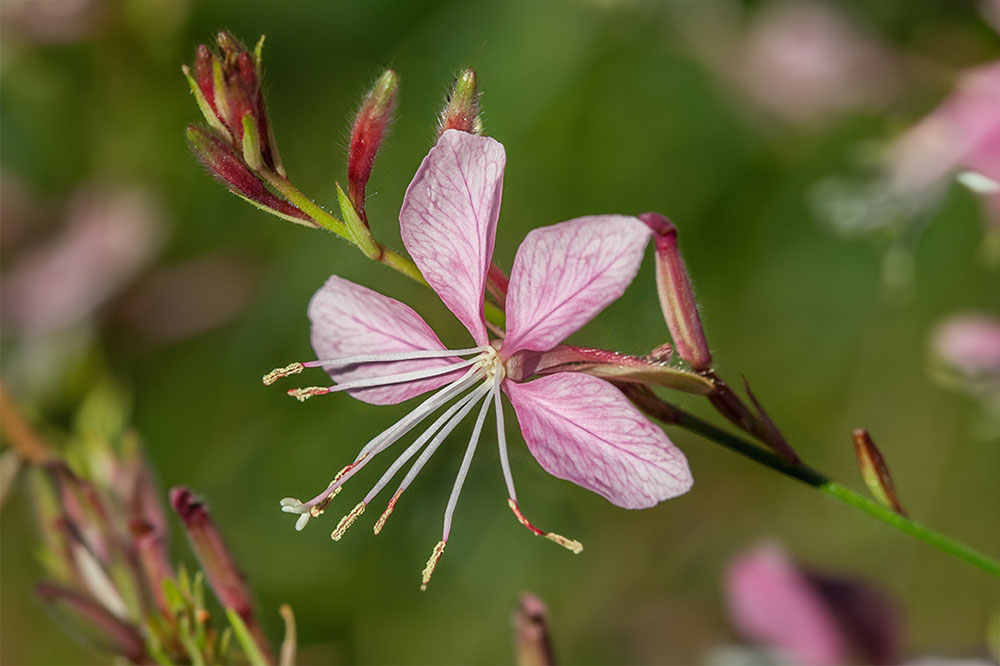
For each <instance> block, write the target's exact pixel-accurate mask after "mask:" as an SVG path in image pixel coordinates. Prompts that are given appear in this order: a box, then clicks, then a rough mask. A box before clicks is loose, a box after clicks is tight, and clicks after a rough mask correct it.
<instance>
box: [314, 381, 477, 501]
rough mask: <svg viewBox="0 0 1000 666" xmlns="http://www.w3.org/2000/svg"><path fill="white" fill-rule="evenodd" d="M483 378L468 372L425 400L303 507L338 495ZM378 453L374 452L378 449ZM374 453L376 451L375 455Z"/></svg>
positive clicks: (370, 443)
mask: <svg viewBox="0 0 1000 666" xmlns="http://www.w3.org/2000/svg"><path fill="white" fill-rule="evenodd" d="M481 377H482V372H481V370H479V369H478V368H473V369H472V370H470V371H469V372H467V373H466V374H465V375H464V376H463V377H462V378H461V379H459V380H458V381H456V382H453V383H452V384H449V385H448V386H445V387H444V388H442V389H441V390H439V391H438V392H437V393H435V394H434V395H432V396H431V397H430V398H428V399H427V400H425V401H424V402H422V403H421V404H420V406H419V407H417V408H416V409H414V410H413V411H412V412H410V413H409V414H407V415H406V416H404V417H403V418H401V419H400V420H398V421H396V423H394V424H393V425H391V426H389V428H387V429H386V430H384V431H383V432H382V433H380V434H379V435H376V436H375V437H374V438H373V439H372V440H371V441H369V442H368V444H366V445H365V447H364V448H363V449H362V450H361V452H360V453H358V456H357V458H355V459H354V460H355V463H356V464H355V466H354V467H352V468H351V469H350V470H348V471H347V473H345V474H344V475H343V476H342V477H340V479H339V480H337V482H336V483H333V484H331V485H329V486H327V488H326V489H325V490H324V491H323V492H321V493H320V494H319V495H316V497H314V498H312V499H311V500H309V501H308V502H304V503H303V504H302V507H304V508H308V507H313V506H316V505H317V504H319V503H320V502H322V501H323V500H324V499H325V498H326V497H327V496H328V495H330V494H331V493H334V492H336V490H337V489H338V488H340V487H341V486H342V485H344V484H345V483H347V481H348V480H349V479H350V478H351V477H352V476H354V475H355V474H356V473H357V472H358V471H359V470H360V469H361V468H363V467H364V466H365V465H366V464H368V462H369V461H370V460H371V459H372V458H374V457H375V456H376V455H377V454H379V453H381V452H382V451H384V450H385V449H386V448H388V447H389V446H390V445H391V444H393V443H394V442H395V441H396V440H398V439H399V438H400V437H402V436H403V435H405V434H406V433H407V432H409V431H410V430H412V429H413V428H414V427H415V426H416V425H417V424H418V423H420V422H421V421H423V420H424V419H425V418H427V416H428V415H429V414H431V413H432V412H433V411H435V410H436V409H437V408H438V407H440V406H441V405H443V404H444V403H446V402H448V401H449V400H451V399H452V398H453V397H455V395H457V394H459V393H461V392H462V391H464V390H465V389H466V388H468V387H469V386H471V385H472V384H474V383H475V382H476V381H479V379H481ZM376 448H377V449H378V450H374V449H376ZM373 450H374V452H373Z"/></svg>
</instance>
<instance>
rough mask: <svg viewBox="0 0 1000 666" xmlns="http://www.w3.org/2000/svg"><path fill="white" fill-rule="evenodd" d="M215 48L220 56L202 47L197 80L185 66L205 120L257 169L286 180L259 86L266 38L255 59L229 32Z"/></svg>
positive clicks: (218, 39)
mask: <svg viewBox="0 0 1000 666" xmlns="http://www.w3.org/2000/svg"><path fill="white" fill-rule="evenodd" d="M216 44H217V45H218V52H213V51H212V50H211V49H209V48H208V47H207V46H205V45H204V44H202V45H201V46H199V47H198V50H197V52H196V54H195V62H194V73H193V74H192V72H191V70H190V68H188V67H187V66H186V65H185V66H184V67H183V68H182V69H183V71H184V76H185V77H187V80H188V84H189V85H190V86H191V92H192V94H194V96H195V100H196V101H197V102H198V107H199V108H200V109H201V112H202V115H204V116H205V120H206V121H208V124H209V125H210V126H211V127H212V129H213V130H215V132H216V133H217V134H218V135H219V137H220V138H221V139H222V140H223V141H225V142H226V144H228V145H229V146H230V147H231V148H233V149H235V150H238V151H240V152H242V154H243V158H244V160H245V161H246V163H247V164H248V165H249V166H250V167H251V168H252V169H254V170H260V169H262V168H266V169H269V170H271V171H274V172H276V173H278V174H279V175H281V176H284V175H285V170H284V168H283V167H282V166H281V158H280V157H279V156H278V149H277V147H276V146H275V145H274V134H273V132H272V130H271V124H270V123H269V122H268V119H267V108H266V106H265V105H264V94H263V92H262V90H261V85H260V81H261V52H262V50H263V47H264V38H263V37H261V38H260V41H258V42H257V46H256V47H255V48H254V52H253V54H252V55H251V53H250V52H249V51H248V50H247V49H246V48H244V47H243V45H241V44H240V43H239V42H237V41H236V40H235V39H233V37H232V35H230V34H229V33H227V32H220V33H219V34H218V35H217V36H216Z"/></svg>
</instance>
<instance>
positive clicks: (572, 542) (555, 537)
mask: <svg viewBox="0 0 1000 666" xmlns="http://www.w3.org/2000/svg"><path fill="white" fill-rule="evenodd" d="M507 506H509V507H510V510H511V511H513V512H514V517H516V518H517V520H518V522H519V523H521V524H522V525H524V526H525V527H527V528H528V529H529V530H531V532H532V533H533V534H537V535H538V536H540V537H545V538H546V539H548V540H549V541H552V542H555V543H557V544H559V545H560V546H562V547H563V548H565V549H566V550H570V551H573V553H575V554H576V555H579V554H580V552H581V551H583V544H582V543H580V542H579V541H577V540H576V539H567V538H566V537H564V536H563V535H561V534H556V533H555V532H543V531H542V530H540V529H538V528H537V527H535V526H534V525H532V524H531V521H529V520H528V519H527V518H525V517H524V514H523V513H521V508H520V507H519V506H518V505H517V502H515V501H514V500H513V499H512V498H507Z"/></svg>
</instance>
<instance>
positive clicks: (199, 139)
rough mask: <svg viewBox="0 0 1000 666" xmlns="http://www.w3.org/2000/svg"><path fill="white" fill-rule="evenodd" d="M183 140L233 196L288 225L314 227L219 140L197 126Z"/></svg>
mask: <svg viewBox="0 0 1000 666" xmlns="http://www.w3.org/2000/svg"><path fill="white" fill-rule="evenodd" d="M186 136H187V141H188V145H189V146H190V147H191V150H192V152H194V154H195V157H197V158H198V161H199V162H201V163H202V165H204V167H205V168H206V169H208V171H209V172H210V173H211V174H212V175H213V176H215V177H216V178H217V179H218V180H219V181H220V182H222V183H223V184H224V185H225V186H226V187H228V188H229V191H230V192H232V193H233V194H235V195H237V196H239V197H242V198H243V199H245V200H247V201H249V202H250V203H252V204H253V205H254V206H257V207H258V208H261V209H263V210H266V211H267V212H269V213H272V214H274V215H277V216H278V217H281V218H283V219H285V220H288V221H290V222H295V223H296V224H302V225H304V226H307V227H314V228H318V227H319V225H317V224H316V223H315V222H314V221H313V220H312V218H310V217H309V216H308V215H306V214H305V213H303V212H302V211H301V210H299V208H298V207H296V206H294V205H292V204H290V203H288V202H287V201H285V200H284V199H281V198H279V197H278V196H276V195H275V194H273V193H272V192H271V191H270V190H269V189H267V186H265V185H264V183H263V181H261V180H260V178H258V177H257V175H256V174H255V173H254V172H253V171H251V170H250V169H249V167H247V165H246V163H245V162H244V161H243V160H242V159H240V158H239V157H237V156H236V153H234V152H233V149H232V148H231V147H230V146H228V145H226V143H224V142H223V141H222V140H221V139H218V138H217V137H215V136H213V135H212V134H211V133H210V132H208V131H206V130H205V129H203V128H201V127H198V126H197V125H190V126H189V127H188V128H187V133H186Z"/></svg>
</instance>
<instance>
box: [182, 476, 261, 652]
mask: <svg viewBox="0 0 1000 666" xmlns="http://www.w3.org/2000/svg"><path fill="white" fill-rule="evenodd" d="M170 505H171V506H172V507H173V508H174V510H175V511H176V512H177V514H178V515H179V516H180V518H181V520H182V521H183V523H184V529H185V530H186V531H187V534H188V537H189V538H190V540H191V545H192V546H193V547H194V551H195V553H196V554H197V555H198V561H199V562H201V567H202V570H203V571H204V572H205V576H206V577H207V578H208V582H209V584H210V585H211V586H212V590H214V591H215V594H216V596H217V597H218V598H219V601H220V602H221V603H222V605H223V606H225V607H226V608H229V609H232V610H233V612H235V613H236V614H238V615H239V616H240V618H241V619H242V620H243V621H244V622H245V623H246V627H247V629H248V630H249V631H250V634H251V635H252V636H253V638H254V641H255V642H256V643H257V646H258V647H259V648H260V650H261V651H262V652H263V653H264V654H265V655H268V659H267V660H268V662H269V663H274V657H273V655H272V653H271V647H270V645H268V642H267V639H266V638H265V636H264V633H263V631H262V630H261V628H260V626H259V625H258V624H257V622H256V620H255V619H254V613H253V602H252V601H251V597H250V590H249V588H248V587H247V584H246V581H245V580H244V579H243V575H242V574H241V573H240V571H239V569H238V568H237V566H236V561H235V560H234V559H233V557H232V555H231V554H230V552H229V550H228V549H227V548H226V545H225V544H224V543H223V541H222V535H220V534H219V531H218V530H217V529H216V528H215V524H214V523H213V522H212V517H211V516H210V515H209V513H208V507H206V506H205V505H204V504H203V503H201V502H199V501H198V500H197V499H195V496H194V493H193V492H191V490H190V489H189V488H185V487H184V486H176V487H174V488H171V489H170Z"/></svg>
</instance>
